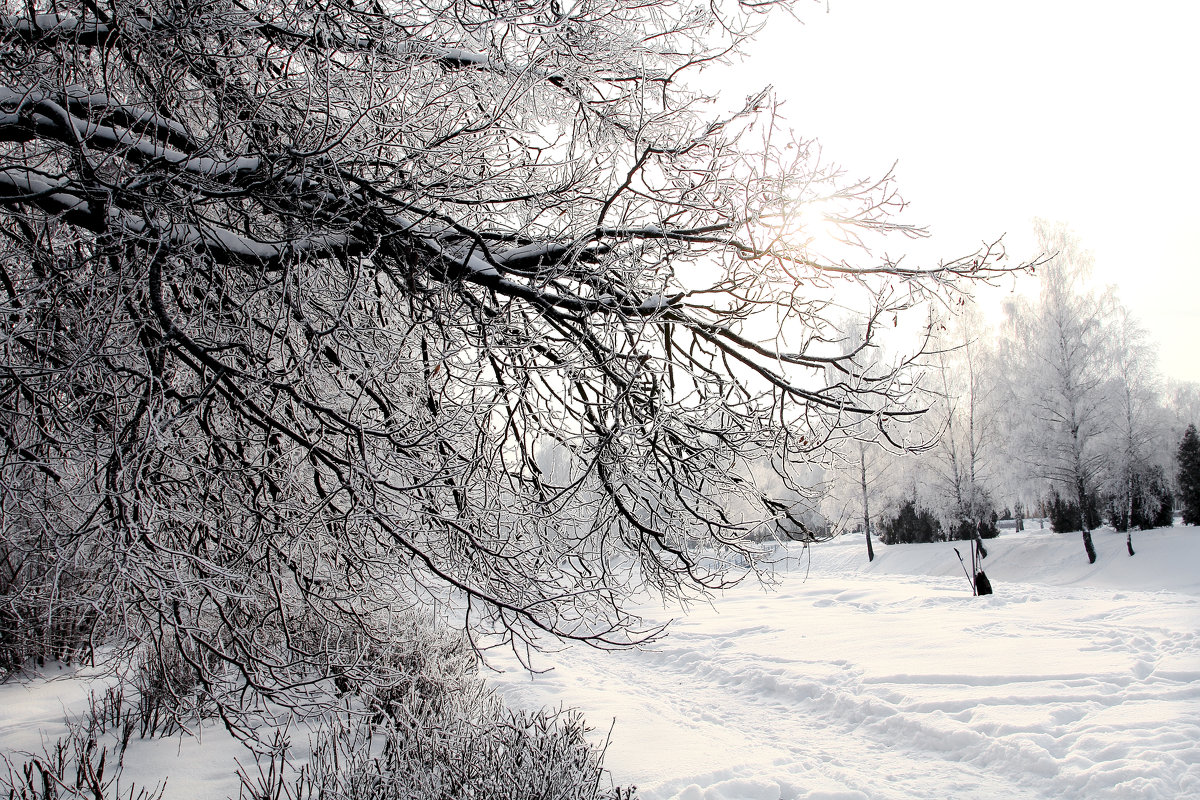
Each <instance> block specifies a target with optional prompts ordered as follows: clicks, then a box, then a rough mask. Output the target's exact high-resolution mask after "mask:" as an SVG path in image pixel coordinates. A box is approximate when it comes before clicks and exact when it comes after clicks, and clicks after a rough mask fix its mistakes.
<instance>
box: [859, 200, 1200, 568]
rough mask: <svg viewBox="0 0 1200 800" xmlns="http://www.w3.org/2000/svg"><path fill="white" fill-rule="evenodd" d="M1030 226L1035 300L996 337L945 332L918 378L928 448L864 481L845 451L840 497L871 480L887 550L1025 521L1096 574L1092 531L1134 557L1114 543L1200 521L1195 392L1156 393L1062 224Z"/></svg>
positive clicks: (1008, 317)
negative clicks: (1032, 520) (1059, 539)
mask: <svg viewBox="0 0 1200 800" xmlns="http://www.w3.org/2000/svg"><path fill="white" fill-rule="evenodd" d="M1036 226H1037V228H1036V232H1037V237H1038V243H1039V248H1040V250H1041V251H1042V254H1043V257H1044V258H1045V259H1046V261H1045V263H1042V264H1039V265H1038V268H1037V278H1038V280H1039V291H1038V293H1037V294H1036V295H1035V296H1032V297H1029V298H1023V297H1018V298H1015V299H1013V300H1012V301H1010V302H1009V303H1008V304H1007V306H1006V308H1005V319H1004V321H1003V322H1002V323H1001V324H1000V325H998V326H995V327H991V326H989V325H987V324H986V323H985V321H984V320H983V318H982V317H981V316H980V314H979V313H978V312H977V311H972V310H968V311H967V313H965V314H963V315H961V316H959V317H958V318H957V319H956V320H955V321H954V322H953V323H949V322H948V323H946V324H945V325H944V326H943V331H944V337H943V340H944V344H945V345H946V347H945V350H944V351H943V352H941V353H940V354H939V356H938V357H937V358H936V359H935V360H934V361H933V363H931V364H930V367H931V368H930V370H929V372H928V373H927V374H926V376H925V379H926V383H927V385H929V386H931V387H932V388H935V389H936V390H937V391H938V393H939V394H940V399H939V400H938V402H937V404H936V406H935V408H934V413H933V414H930V415H929V417H928V419H927V423H928V425H927V427H926V428H925V435H926V437H927V443H928V445H927V447H925V448H924V449H923V450H922V451H921V452H920V453H918V454H917V455H912V454H907V453H898V454H896V455H894V456H891V457H888V458H884V459H882V460H876V461H875V462H874V463H873V464H872V465H871V468H872V473H873V474H871V475H867V476H865V477H864V476H863V475H861V474H860V473H861V472H863V471H864V470H863V462H862V460H861V459H859V458H858V457H857V456H856V455H854V454H848V455H847V461H848V462H851V466H850V468H848V469H847V471H846V475H845V477H843V478H841V479H840V483H842V484H844V488H843V489H841V493H842V494H843V495H844V496H845V497H848V498H849V497H853V496H855V495H856V494H860V493H861V486H862V485H863V484H864V483H866V482H867V480H870V481H871V485H872V487H873V488H874V492H873V495H872V497H871V506H872V508H873V510H875V512H876V515H875V518H876V520H877V523H876V525H875V527H876V530H877V531H878V532H879V538H880V539H881V540H882V541H883V542H885V543H887V544H894V543H902V542H924V541H939V540H941V541H944V540H951V539H970V538H974V537H975V536H976V535H978V536H980V537H981V538H988V537H989V536H994V535H997V534H998V533H999V532H1000V527H999V525H998V523H999V521H1000V520H1001V519H1004V520H1013V527H1014V528H1015V529H1017V530H1020V529H1022V528H1023V527H1024V524H1025V516H1026V510H1028V511H1029V512H1030V515H1031V516H1037V517H1040V518H1042V519H1045V520H1046V521H1048V523H1049V525H1050V527H1051V529H1052V530H1054V531H1057V532H1060V533H1065V532H1076V531H1077V532H1080V534H1081V536H1082V539H1083V545H1084V551H1085V553H1086V555H1087V557H1088V559H1089V560H1090V561H1093V562H1094V561H1095V560H1096V552H1095V547H1094V544H1093V542H1092V536H1091V532H1092V531H1093V530H1095V529H1096V528H1098V527H1100V526H1101V525H1109V526H1111V527H1112V528H1113V529H1115V530H1117V531H1120V532H1125V533H1127V538H1126V541H1127V548H1128V551H1129V553H1130V555H1133V553H1134V546H1133V537H1132V535H1128V534H1130V533H1131V532H1132V531H1134V530H1147V529H1150V528H1156V527H1162V526H1167V525H1170V524H1171V522H1172V519H1173V515H1174V513H1175V511H1176V510H1177V509H1181V510H1182V511H1183V519H1184V522H1186V523H1188V524H1197V523H1200V497H1198V493H1200V440H1198V439H1197V435H1196V430H1195V427H1194V425H1193V424H1192V423H1194V422H1195V420H1196V419H1197V418H1198V417H1200V386H1197V385H1195V384H1189V383H1180V382H1168V381H1164V380H1163V378H1162V377H1161V375H1160V374H1159V372H1158V369H1157V365H1156V361H1157V359H1156V356H1157V353H1156V350H1155V347H1154V345H1153V343H1152V342H1151V341H1150V340H1149V339H1148V337H1147V335H1146V333H1145V331H1144V329H1143V328H1142V327H1141V326H1140V325H1139V324H1138V322H1137V320H1136V319H1134V317H1133V315H1132V314H1131V313H1130V311H1129V310H1128V309H1127V308H1125V307H1124V306H1122V305H1121V303H1120V302H1119V300H1118V298H1117V296H1116V294H1115V292H1114V291H1113V290H1112V289H1108V290H1105V291H1102V292H1099V291H1096V290H1095V289H1094V288H1093V286H1092V284H1091V282H1090V275H1091V267H1092V257H1091V254H1090V253H1088V252H1087V251H1086V250H1085V249H1084V248H1083V246H1082V243H1081V242H1080V241H1079V240H1078V239H1077V238H1076V237H1075V236H1074V235H1073V234H1072V232H1071V231H1070V230H1069V229H1068V228H1067V227H1066V226H1065V225H1062V224H1051V223H1046V222H1042V221H1039V222H1037V223H1036ZM862 494H863V497H864V500H863V502H862V503H861V504H859V505H865V503H866V495H865V493H862ZM1000 508H1003V513H1000V511H999V510H998V509H1000ZM1013 508H1015V509H1016V513H1013V511H1012V510H1011V509H1013ZM846 516H847V518H850V516H851V515H849V514H847V515H846Z"/></svg>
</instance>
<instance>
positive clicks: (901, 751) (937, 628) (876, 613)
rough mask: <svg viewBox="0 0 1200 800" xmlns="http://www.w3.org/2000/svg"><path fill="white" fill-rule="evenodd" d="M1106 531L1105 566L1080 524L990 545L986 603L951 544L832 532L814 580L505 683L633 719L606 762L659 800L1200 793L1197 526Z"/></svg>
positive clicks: (752, 595) (563, 656)
mask: <svg viewBox="0 0 1200 800" xmlns="http://www.w3.org/2000/svg"><path fill="white" fill-rule="evenodd" d="M1096 538H1097V543H1098V546H1099V548H1100V560H1099V561H1098V562H1097V564H1096V565H1095V566H1092V565H1088V564H1087V561H1086V559H1085V558H1084V556H1083V552H1082V550H1083V548H1082V545H1080V544H1079V542H1078V537H1077V536H1056V535H1053V534H1039V533H1036V532H1035V533H1034V534H1032V535H1014V534H1011V533H1010V534H1006V535H1005V536H1002V537H1001V538H1000V539H997V540H994V541H993V542H988V548H989V549H990V550H991V551H992V553H993V555H992V556H991V557H990V558H989V559H988V561H987V562H986V567H987V569H988V574H989V576H990V577H991V579H992V582H993V584H994V585H995V586H996V591H997V594H996V595H993V596H991V597H983V598H975V597H971V596H970V593H969V589H968V586H967V581H966V578H965V576H963V574H962V571H961V567H960V565H959V563H958V560H957V557H956V556H955V555H954V552H953V550H952V546H951V545H907V546H898V547H892V548H882V550H883V552H882V553H881V554H880V556H879V557H878V558H877V559H876V562H875V563H874V564H872V565H870V566H869V567H868V566H867V565H866V559H865V553H863V552H862V551H863V550H864V549H865V548H863V546H862V543H861V542H860V541H857V540H855V541H847V542H836V543H831V544H829V545H825V546H823V547H819V548H816V549H815V552H814V558H813V565H812V570H811V573H810V577H809V579H808V580H807V581H804V580H803V577H804V565H803V564H798V562H797V561H796V560H795V559H792V560H791V561H790V566H791V567H793V568H792V569H791V570H786V569H783V568H782V567H783V565H781V570H780V572H779V576H780V585H779V587H778V591H776V592H774V593H770V594H764V593H763V592H762V591H761V590H756V589H755V588H752V587H742V588H740V589H738V590H736V591H732V592H729V593H726V594H725V595H724V596H721V597H718V598H715V599H714V600H713V602H712V604H711V605H710V606H707V607H701V608H696V609H694V610H692V612H691V613H689V614H688V615H687V616H686V617H684V618H683V619H681V620H680V621H679V622H677V623H676V624H675V625H674V626H673V627H672V632H671V634H670V636H669V637H668V638H667V639H665V640H664V641H662V642H660V643H658V644H657V645H656V646H655V647H654V649H652V650H646V651H635V652H623V653H605V652H598V651H594V650H590V649H588V648H583V647H572V648H568V649H566V650H564V651H562V652H559V653H556V654H550V655H547V656H546V657H545V659H544V660H545V661H546V662H548V663H546V664H543V665H544V666H553V667H554V669H553V671H551V672H549V673H546V674H542V675H535V676H533V677H530V676H529V675H527V674H525V673H522V672H520V671H519V670H515V669H514V670H510V671H508V672H505V673H504V674H502V675H500V676H498V677H496V678H495V679H494V683H495V684H496V685H497V686H498V687H499V688H500V689H501V690H502V691H503V693H504V694H505V695H507V696H508V697H509V699H510V700H512V701H514V702H518V703H521V704H525V705H529V706H543V705H550V706H557V705H575V706H579V707H581V708H582V709H583V710H584V712H585V713H586V714H587V716H588V718H589V720H590V721H591V722H592V724H594V725H597V726H598V727H599V726H607V724H608V721H609V720H611V719H613V718H615V719H616V723H615V725H614V728H613V733H612V742H611V745H610V747H609V750H608V758H607V764H608V767H609V768H610V769H611V770H612V771H613V773H614V778H615V780H616V781H617V782H618V783H622V784H629V783H633V784H636V785H637V786H638V787H639V788H640V790H641V795H642V797H643V798H645V800H665V799H666V798H680V800H718V799H720V798H748V799H753V800H758V799H759V798H762V799H763V800H780V799H781V798H782V799H783V800H791V799H793V798H794V799H795V800H800V799H801V798H806V799H807V800H817V799H818V798H821V799H823V800H833V799H834V798H837V799H838V800H849V799H850V798H871V800H892V799H895V800H899V799H900V798H922V799H924V798H933V797H954V798H956V800H971V799H972V798H978V799H979V800H985V799H987V800H990V799H991V798H1001V797H1003V798H1014V799H1020V798H1045V799H1046V800H1049V799H1050V798H1054V799H1055V800H1059V799H1060V798H1063V799H1065V800H1069V799H1070V798H1088V800H1100V799H1102V798H1114V799H1115V798H1120V800H1130V799H1132V798H1161V799H1162V800H1174V799H1175V798H1182V797H1193V796H1194V797H1200V633H1198V632H1200V530H1196V529H1194V528H1177V529H1173V530H1163V531H1157V532H1153V533H1148V534H1143V535H1141V537H1139V540H1138V541H1137V542H1135V546H1138V547H1139V549H1138V555H1137V556H1135V557H1134V558H1132V559H1131V558H1129V557H1128V556H1127V555H1126V554H1125V552H1124V536H1123V535H1116V534H1105V533H1099V534H1097V537H1096ZM1139 545H1140V546H1139ZM960 547H961V545H960ZM797 567H798V568H797ZM1019 579H1020V580H1019ZM1160 586H1170V587H1172V588H1171V590H1163V589H1160V588H1157V587H1160Z"/></svg>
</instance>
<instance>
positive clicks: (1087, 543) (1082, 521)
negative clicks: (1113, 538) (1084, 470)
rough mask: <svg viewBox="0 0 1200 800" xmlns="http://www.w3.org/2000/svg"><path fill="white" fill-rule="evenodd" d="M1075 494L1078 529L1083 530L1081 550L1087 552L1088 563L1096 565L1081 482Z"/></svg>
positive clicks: (1085, 494)
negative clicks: (1077, 503) (1077, 508)
mask: <svg viewBox="0 0 1200 800" xmlns="http://www.w3.org/2000/svg"><path fill="white" fill-rule="evenodd" d="M1077 493H1078V494H1079V527H1081V528H1083V549H1084V550H1085V551H1086V552H1087V557H1088V563H1089V564H1095V563H1096V546H1095V545H1093V544H1092V532H1091V531H1089V530H1088V507H1087V492H1086V491H1085V490H1084V488H1083V481H1082V480H1081V481H1079V483H1078V485H1077Z"/></svg>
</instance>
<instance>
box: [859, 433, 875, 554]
mask: <svg viewBox="0 0 1200 800" xmlns="http://www.w3.org/2000/svg"><path fill="white" fill-rule="evenodd" d="M858 464H859V467H860V469H861V470H862V471H861V472H860V473H859V474H860V476H861V478H862V498H863V530H864V531H865V532H866V535H867V561H868V562H870V561H874V560H875V548H874V547H873V546H872V545H871V507H870V505H869V504H868V503H867V451H866V448H865V446H864V445H863V444H861V443H860V444H859V446H858Z"/></svg>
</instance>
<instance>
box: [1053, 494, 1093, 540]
mask: <svg viewBox="0 0 1200 800" xmlns="http://www.w3.org/2000/svg"><path fill="white" fill-rule="evenodd" d="M1046 510H1047V512H1048V514H1047V516H1049V517H1050V530H1052V531H1054V532H1055V533H1069V532H1071V531H1081V530H1083V522H1084V517H1083V513H1081V512H1080V509H1079V503H1077V502H1072V501H1070V500H1065V499H1063V498H1062V497H1061V496H1060V495H1059V494H1058V492H1055V493H1054V494H1053V496H1052V497H1051V498H1050V504H1049V507H1048V508H1047V509H1046ZM1086 512H1087V527H1088V530H1095V529H1096V528H1099V527H1100V497H1099V495H1097V494H1096V493H1095V492H1092V493H1090V494H1088V496H1087V509H1086Z"/></svg>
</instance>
